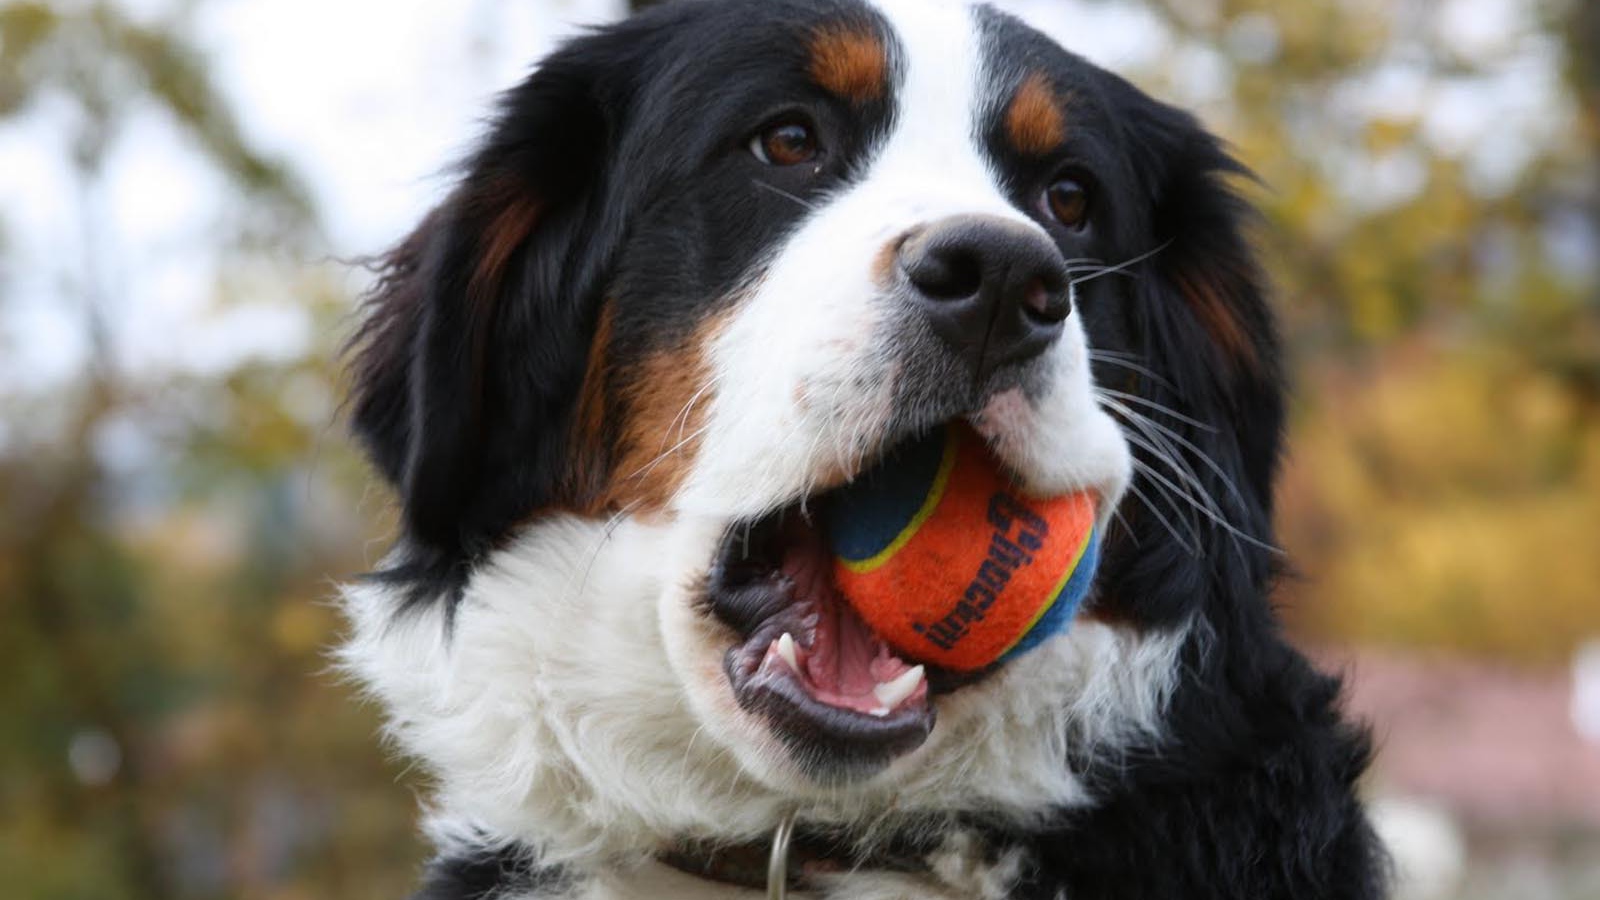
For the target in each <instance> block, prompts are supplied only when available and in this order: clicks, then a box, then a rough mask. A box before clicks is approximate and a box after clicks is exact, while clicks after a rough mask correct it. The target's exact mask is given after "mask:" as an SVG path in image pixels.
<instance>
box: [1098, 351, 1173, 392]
mask: <svg viewBox="0 0 1600 900" xmlns="http://www.w3.org/2000/svg"><path fill="white" fill-rule="evenodd" d="M1089 358H1090V359H1091V360H1094V361H1096V362H1103V363H1106V364H1107V365H1112V366H1121V367H1122V368H1124V369H1130V370H1132V371H1134V372H1138V373H1139V374H1140V375H1143V376H1145V377H1146V378H1149V379H1150V380H1151V381H1154V382H1156V383H1157V384H1159V385H1161V386H1162V387H1165V388H1167V389H1168V390H1172V391H1176V390H1177V389H1178V388H1177V386H1176V385H1174V384H1173V383H1172V382H1170V381H1168V380H1166V379H1165V378H1162V377H1161V376H1160V375H1157V374H1156V373H1155V372H1154V371H1152V370H1151V369H1149V368H1146V367H1145V366H1142V365H1139V364H1138V363H1135V362H1131V361H1129V360H1128V359H1125V358H1123V357H1122V356H1121V355H1115V356H1113V355H1108V351H1105V350H1090V351H1089Z"/></svg>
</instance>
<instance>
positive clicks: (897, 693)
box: [872, 666, 922, 709]
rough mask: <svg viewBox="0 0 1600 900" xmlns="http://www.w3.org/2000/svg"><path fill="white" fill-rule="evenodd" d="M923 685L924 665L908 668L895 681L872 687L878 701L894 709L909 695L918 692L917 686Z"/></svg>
mask: <svg viewBox="0 0 1600 900" xmlns="http://www.w3.org/2000/svg"><path fill="white" fill-rule="evenodd" d="M921 686H922V667H921V666H917V667H916V668H914V669H907V670H905V671H904V672H902V673H900V677H898V678H896V679H895V680H893V681H890V682H886V683H884V684H880V685H878V686H877V687H874V688H873V689H872V694H873V696H875V697H877V698H878V702H879V703H882V704H883V705H884V706H885V707H886V708H888V709H894V708H895V707H896V706H899V705H900V704H902V703H904V702H905V701H906V698H907V697H910V696H911V695H912V694H915V693H916V692H917V688H919V687H921Z"/></svg>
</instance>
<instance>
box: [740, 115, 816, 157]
mask: <svg viewBox="0 0 1600 900" xmlns="http://www.w3.org/2000/svg"><path fill="white" fill-rule="evenodd" d="M750 152H751V153H754V154H755V157H756V159H759V160H761V161H762V162H764V163H766V164H767V165H769V166H798V165H800V164H801V163H808V162H811V161H812V160H814V159H816V158H817V134H816V132H815V131H813V130H812V129H811V126H809V125H807V124H805V123H804V122H795V121H792V120H790V121H783V122H776V123H774V124H772V125H768V126H767V127H766V128H763V129H761V133H760V134H757V135H756V136H755V137H753V138H751V139H750Z"/></svg>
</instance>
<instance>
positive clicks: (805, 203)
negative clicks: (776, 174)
mask: <svg viewBox="0 0 1600 900" xmlns="http://www.w3.org/2000/svg"><path fill="white" fill-rule="evenodd" d="M750 182H751V183H752V184H754V185H755V186H756V187H758V188H762V189H764V190H768V191H771V192H772V193H774V194H777V195H778V196H779V197H783V198H785V199H788V200H793V201H794V202H796V203H798V204H800V205H801V206H803V207H805V208H806V209H809V210H811V211H812V212H815V211H816V210H817V205H816V204H815V203H811V202H809V201H807V200H806V199H805V198H803V197H796V196H795V195H793V194H791V193H789V192H788V191H786V190H784V189H783V188H780V187H778V186H777V185H772V184H767V183H766V182H765V181H760V180H758V179H754V178H752V179H750Z"/></svg>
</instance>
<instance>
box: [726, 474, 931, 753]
mask: <svg viewBox="0 0 1600 900" xmlns="http://www.w3.org/2000/svg"><path fill="white" fill-rule="evenodd" d="M825 503H826V497H820V498H811V499H810V500H809V501H808V502H807V503H805V504H795V505H793V506H790V507H786V508H784V509H782V510H779V511H778V512H776V513H773V514H771V515H768V516H766V517H764V518H762V519H760V520H758V521H756V522H753V523H749V524H741V525H736V526H734V527H732V528H730V529H729V530H728V532H727V533H726V535H725V536H724V538H723V542H722V547H721V549H720V550H719V552H718V554H717V558H716V561H715V562H714V563H713V565H712V568H711V573H710V579H709V584H708V591H707V597H708V602H709V605H710V609H711V611H712V612H713V613H714V614H715V615H716V616H717V617H718V618H720V619H721V620H722V621H724V622H726V623H727V624H728V625H729V626H731V627H732V628H733V629H734V630H735V631H736V632H737V633H738V634H739V635H740V639H739V640H738V641H737V642H736V643H735V644H734V646H733V647H732V648H731V649H730V650H729V651H728V653H727V656H726V659H725V662H724V665H725V668H726V671H727V675H728V680H729V682H730V684H732V686H733V690H734V694H735V696H736V697H737V699H738V701H739V704H740V705H741V706H742V707H744V708H745V709H746V710H749V711H751V712H755V713H758V714H760V715H763V716H765V717H766V718H767V719H768V721H769V722H771V723H772V725H773V727H774V729H775V730H776V732H777V734H778V735H779V736H780V738H782V739H783V740H784V741H785V742H786V743H787V744H789V746H790V749H791V750H792V751H795V757H796V759H798V760H800V761H801V763H802V765H803V766H805V767H807V768H808V769H814V770H823V769H825V770H826V771H827V773H828V774H831V775H834V776H836V777H837V776H840V775H844V776H850V775H857V776H859V775H864V774H870V773H871V772H873V771H876V770H878V769H880V768H882V767H883V766H885V765H887V764H888V763H889V762H891V761H892V760H893V759H894V758H896V757H898V756H900V755H903V754H905V753H908V752H910V751H911V750H914V749H916V748H917V747H918V746H920V745H921V744H922V742H923V741H924V740H926V739H927V737H928V734H929V732H931V731H932V730H933V723H934V709H933V705H932V704H931V703H930V702H929V700H930V694H931V693H932V689H931V687H930V684H929V678H930V676H932V677H935V678H938V677H940V676H942V675H943V674H944V673H940V672H937V671H933V672H930V670H929V669H928V667H926V666H923V665H918V664H915V663H913V662H911V661H908V660H906V659H904V658H902V657H901V656H900V655H898V654H897V653H896V652H895V651H894V650H893V649H892V648H891V647H890V646H889V644H888V643H887V642H886V641H884V640H883V639H882V638H881V637H879V636H878V635H877V634H876V633H875V632H873V630H872V628H871V627H870V626H868V625H867V623H866V622H865V621H863V620H862V619H861V617H860V616H858V615H857V614H856V613H855V611H854V610H852V609H851V608H850V606H849V605H848V604H847V603H846V602H845V601H844V598H843V597H842V596H840V594H839V591H838V590H837V588H836V587H835V586H834V584H833V557H832V555H831V554H830V553H829V550H828V547H827V542H826V540H825V535H824V533H823V531H822V528H823V526H822V524H821V521H820V518H819V517H817V516H815V515H814V514H813V513H814V510H815V508H816V507H817V506H818V505H820V504H825ZM819 774H820V771H819Z"/></svg>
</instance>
